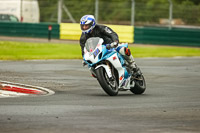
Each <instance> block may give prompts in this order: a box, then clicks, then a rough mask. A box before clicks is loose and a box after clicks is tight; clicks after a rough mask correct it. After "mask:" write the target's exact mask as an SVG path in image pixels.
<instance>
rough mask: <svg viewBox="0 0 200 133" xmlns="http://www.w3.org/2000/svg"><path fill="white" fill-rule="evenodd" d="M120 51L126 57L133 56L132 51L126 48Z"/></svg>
mask: <svg viewBox="0 0 200 133" xmlns="http://www.w3.org/2000/svg"><path fill="white" fill-rule="evenodd" d="M118 51H119V53H120V54H122V55H126V56H130V55H131V51H130V49H129V48H126V47H121V48H120V49H119V50H118Z"/></svg>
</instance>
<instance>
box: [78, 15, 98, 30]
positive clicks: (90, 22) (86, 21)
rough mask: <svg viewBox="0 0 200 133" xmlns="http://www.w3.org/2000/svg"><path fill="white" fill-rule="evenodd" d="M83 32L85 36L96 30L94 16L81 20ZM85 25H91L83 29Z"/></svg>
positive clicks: (85, 16)
mask: <svg viewBox="0 0 200 133" xmlns="http://www.w3.org/2000/svg"><path fill="white" fill-rule="evenodd" d="M80 25H81V30H82V32H83V33H84V34H87V33H90V32H91V31H92V29H94V27H95V25H96V22H95V18H94V16H93V15H84V16H83V17H82V18H81V20H80ZM83 25H89V28H87V29H83Z"/></svg>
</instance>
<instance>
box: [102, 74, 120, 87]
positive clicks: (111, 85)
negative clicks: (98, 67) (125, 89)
mask: <svg viewBox="0 0 200 133" xmlns="http://www.w3.org/2000/svg"><path fill="white" fill-rule="evenodd" d="M105 78H106V81H107V83H108V85H109V86H110V88H111V89H112V90H114V91H117V90H118V87H117V82H116V80H115V79H114V80H113V81H111V80H110V79H109V77H108V75H107V73H105Z"/></svg>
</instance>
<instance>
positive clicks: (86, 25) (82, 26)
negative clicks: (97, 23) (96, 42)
mask: <svg viewBox="0 0 200 133" xmlns="http://www.w3.org/2000/svg"><path fill="white" fill-rule="evenodd" d="M90 27H91V25H90V24H81V30H83V31H84V30H88V29H89V28H90Z"/></svg>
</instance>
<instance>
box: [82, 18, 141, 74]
mask: <svg viewBox="0 0 200 133" xmlns="http://www.w3.org/2000/svg"><path fill="white" fill-rule="evenodd" d="M80 26H81V30H82V35H81V38H80V46H81V50H82V56H83V54H84V47H85V42H86V40H87V39H88V38H90V37H100V38H103V40H104V44H107V45H106V48H107V49H110V48H116V51H117V52H118V53H120V54H121V55H123V57H124V59H125V60H126V61H127V62H128V63H129V66H128V67H129V68H130V69H133V71H134V72H137V74H141V72H140V70H139V68H138V67H137V65H136V63H135V61H134V58H133V56H132V55H131V51H130V49H128V48H126V47H122V46H118V43H119V38H118V35H117V34H116V33H115V32H114V31H113V30H112V29H111V28H109V27H107V26H104V25H99V24H96V22H95V18H94V16H93V15H84V16H83V17H82V18H81V20H80Z"/></svg>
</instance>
